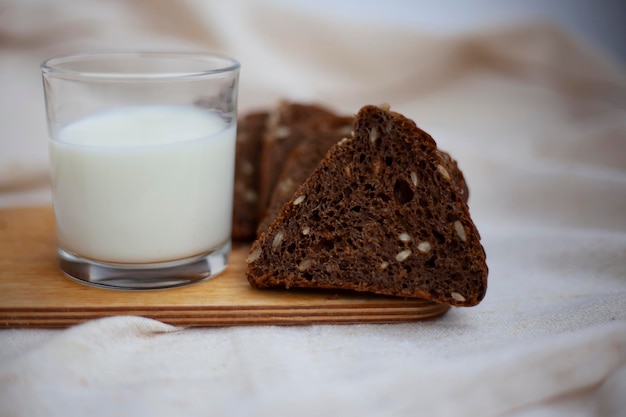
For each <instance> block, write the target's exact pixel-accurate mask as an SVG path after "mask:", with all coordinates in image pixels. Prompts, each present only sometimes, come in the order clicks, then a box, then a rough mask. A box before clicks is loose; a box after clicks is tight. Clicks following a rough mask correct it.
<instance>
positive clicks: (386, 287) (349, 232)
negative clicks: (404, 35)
mask: <svg viewBox="0 0 626 417" xmlns="http://www.w3.org/2000/svg"><path fill="white" fill-rule="evenodd" d="M237 146H238V148H237V169H236V180H235V184H236V186H235V210H234V223H233V237H234V238H235V239H238V240H245V239H254V242H253V243H252V246H251V249H250V253H249V256H248V258H247V263H248V266H247V272H246V274H247V278H248V281H249V282H250V284H251V285H252V286H253V287H255V288H325V289H343V290H355V291H364V292H370V293H377V294H385V295H391V296H399V297H416V298H423V299H428V300H432V301H435V302H438V303H445V304H450V305H455V306H473V305H476V304H478V303H479V302H480V301H481V300H482V299H483V297H484V296H485V293H486V290H487V274H488V268H487V264H486V256H485V252H484V250H483V247H482V245H481V243H480V235H479V233H478V231H477V229H476V227H475V225H474V223H473V221H472V219H471V217H470V213H469V208H468V206H467V200H468V197H469V192H468V187H467V184H466V182H465V180H464V178H463V174H462V172H461V171H460V169H459V167H458V165H457V163H456V161H455V160H454V159H453V158H452V157H451V156H450V155H449V154H447V153H445V152H443V151H441V150H439V149H437V145H436V143H435V141H434V140H433V139H432V138H431V137H430V135H428V134H427V133H426V132H424V131H423V130H421V129H420V128H418V127H417V126H416V124H415V123H414V122H413V121H412V120H410V119H408V118H406V117H404V116H402V115H401V114H398V113H395V112H393V111H390V109H389V108H388V107H387V106H380V107H377V106H364V107H363V108H362V109H361V110H360V111H359V112H358V113H357V114H356V115H355V116H350V117H346V116H341V115H337V114H335V113H334V112H332V111H330V110H328V109H325V108H322V107H321V106H317V105H310V104H301V103H289V102H283V103H281V104H280V105H279V106H278V107H277V108H276V109H273V110H272V111H269V112H262V113H258V114H254V115H248V116H246V117H243V118H242V119H241V120H240V124H239V134H238V145H237ZM253 197H254V198H253Z"/></svg>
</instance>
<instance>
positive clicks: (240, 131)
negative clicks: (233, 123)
mask: <svg viewBox="0 0 626 417" xmlns="http://www.w3.org/2000/svg"><path fill="white" fill-rule="evenodd" d="M268 115H269V113H268V112H265V111H261V112H255V113H249V114H247V115H245V116H243V117H241V118H240V119H239V121H238V122H237V146H236V148H235V189H234V194H233V227H232V238H233V240H236V241H245V240H252V239H254V237H255V236H256V228H257V224H258V221H259V213H258V204H259V193H258V188H259V175H260V174H259V171H260V159H259V155H260V154H261V146H262V139H263V135H264V133H265V125H266V123H267V118H268Z"/></svg>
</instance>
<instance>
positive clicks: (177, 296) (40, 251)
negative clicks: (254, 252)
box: [0, 207, 449, 327]
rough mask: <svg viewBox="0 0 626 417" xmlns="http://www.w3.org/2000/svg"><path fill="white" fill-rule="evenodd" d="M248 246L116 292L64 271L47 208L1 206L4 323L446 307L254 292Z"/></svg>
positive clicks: (406, 316) (221, 321) (252, 320)
mask: <svg viewBox="0 0 626 417" xmlns="http://www.w3.org/2000/svg"><path fill="white" fill-rule="evenodd" d="M247 253H248V246H246V245H235V246H234V248H233V252H232V255H231V259H230V265H229V267H228V268H227V270H226V271H225V272H224V273H222V274H221V275H219V276H218V277H216V278H213V279H211V280H208V281H204V282H201V283H198V284H194V285H191V286H188V287H183V288H177V289H168V290H158V291H119V290H107V289H100V288H94V287H90V286H87V285H83V284H79V283H77V282H75V281H73V280H71V279H69V278H67V277H65V275H64V274H63V273H62V272H61V271H60V270H59V268H58V265H57V259H56V251H55V237H54V219H53V214H52V209H51V208H49V207H37V208H20V209H10V210H0V327H65V326H70V325H73V324H77V323H81V322H84V321H86V320H90V319H95V318H100V317H107V316H113V315H138V316H143V317H149V318H153V319H157V320H160V321H162V322H165V323H169V324H173V325H178V326H234V325H299V324H315V323H337V324H339V323H391V322H404V321H416V320H423V319H428V318H432V317H436V316H439V315H442V314H444V313H445V312H446V311H448V309H449V306H447V305H441V304H436V303H433V302H430V301H425V300H416V299H399V298H393V297H383V296H376V295H367V294H358V293H351V292H337V291H304V290H289V291H285V290H255V289H253V288H252V287H250V286H249V285H248V282H247V280H246V278H245V274H244V272H245V266H246V264H245V258H246V256H247Z"/></svg>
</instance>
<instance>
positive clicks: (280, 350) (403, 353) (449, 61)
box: [0, 0, 626, 417]
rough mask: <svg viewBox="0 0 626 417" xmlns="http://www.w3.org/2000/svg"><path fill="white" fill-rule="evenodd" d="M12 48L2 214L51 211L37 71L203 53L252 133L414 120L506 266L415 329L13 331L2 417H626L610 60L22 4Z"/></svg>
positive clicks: (1, 118)
mask: <svg viewBox="0 0 626 417" xmlns="http://www.w3.org/2000/svg"><path fill="white" fill-rule="evenodd" d="M0 28H2V30H1V31H0V93H1V94H0V207H11V206H26V205H33V204H50V190H49V185H48V183H49V180H48V173H47V172H48V162H47V135H46V126H45V111H44V104H43V93H42V88H41V80H40V73H39V64H40V63H41V61H43V60H44V59H45V58H47V57H50V56H54V55H59V54H66V53H71V52H78V51H85V50H103V49H117V50H119V49H126V50H131V49H143V50H157V49H167V50H208V51H214V52H221V53H227V54H229V55H232V56H234V57H236V58H237V59H239V60H240V62H241V64H242V71H241V86H240V111H241V112H242V113H245V112H247V111H249V110H252V109H256V108H260V107H267V106H271V105H274V104H275V103H276V102H277V100H279V99H281V98H288V99H293V100H303V101H315V102H319V103H322V104H326V105H328V106H331V107H333V108H334V109H336V110H338V111H340V112H343V113H346V114H351V113H355V112H356V111H358V109H359V108H360V107H361V106H362V105H364V104H379V103H383V102H387V103H389V104H390V105H391V108H392V110H396V111H398V112H401V113H403V114H405V115H406V116H408V117H410V118H412V119H413V120H415V121H416V123H417V124H418V126H420V127H422V128H423V129H424V130H426V131H428V132H429V133H431V135H432V136H433V137H434V138H435V140H436V141H437V142H438V144H439V146H440V147H441V148H442V149H444V150H446V151H449V152H450V153H451V154H452V155H453V156H454V157H455V158H456V159H457V160H458V161H459V165H460V167H461V169H462V170H463V171H464V173H465V175H466V179H467V181H468V183H469V186H470V210H471V213H472V216H473V218H474V220H475V223H476V225H477V226H478V229H479V230H480V233H481V235H482V242H483V244H484V246H485V250H486V252H487V259H488V265H489V268H490V274H489V289H488V293H487V296H486V298H485V299H484V301H483V302H482V303H481V304H480V305H478V306H477V307H473V308H465V309H460V308H453V309H452V310H450V311H449V312H448V313H447V314H446V315H444V316H443V317H440V318H437V319H434V320H429V321H425V322H418V323H402V324H392V325H391V324H390V325H366V324H363V325H340V326H329V325H310V326H292V327H278V326H259V327H231V328H187V329H183V328H175V327H172V326H169V325H166V324H163V323H159V322H157V321H154V320H150V319H147V318H141V317H125V316H124V317H122V316H120V317H111V318H106V319H102V320H95V321H91V322H87V323H85V324H82V325H79V326H75V327H72V328H69V329H63V330H43V329H40V330H33V329H8V330H2V331H0V415H7V416H73V415H76V416H83V415H91V416H111V415H133V416H142V415H146V416H168V415H188V416H196V415H197V416H200V415H222V416H229V415H230V416H239V415H256V416H277V415H298V416H327V415H361V416H382V415H384V416H416V415H424V416H450V415H471V416H494V417H495V416H514V417H529V416H562V415H568V416H595V415H598V416H621V415H624V412H625V411H624V410H626V397H624V392H626V75H625V74H624V72H623V70H622V69H621V68H619V67H618V66H617V65H615V64H614V63H612V62H610V60H608V59H606V58H605V57H604V56H602V55H600V54H599V53H597V52H596V51H595V50H594V49H592V48H590V47H589V46H587V45H583V44H581V43H580V42H579V41H577V40H574V39H573V38H572V37H571V36H570V35H569V34H567V33H565V32H563V31H562V30H560V29H559V28H555V27H553V26H551V25H548V24H543V23H542V24H528V25H520V26H515V27H508V28H507V27H502V28H499V29H489V30H487V29H486V30H484V31H475V32H472V33H466V34H463V35H457V36H441V35H439V36H434V35H429V34H426V33H422V32H420V31H419V30H409V29H407V28H398V27H392V26H388V25H387V26H386V25H383V24H380V23H375V22H369V23H364V22H362V21H359V22H357V21H354V20H350V19H347V17H346V16H334V15H332V13H329V14H328V16H321V15H307V14H304V13H301V12H298V11H297V10H296V9H295V8H289V7H288V6H277V5H275V4H273V3H266V2H254V1H252V0H250V1H243V0H242V1H232V2H218V1H210V2H200V1H178V2H166V1H147V0H144V1H134V2H121V1H119V2H97V1H82V2H70V1H57V2H45V1H37V0H32V1H26V2H23V1H20V2H18V1H11V0H9V1H5V2H4V3H3V6H2V9H1V13H0ZM0 238H2V235H1V232H0ZM0 296H1V295H0Z"/></svg>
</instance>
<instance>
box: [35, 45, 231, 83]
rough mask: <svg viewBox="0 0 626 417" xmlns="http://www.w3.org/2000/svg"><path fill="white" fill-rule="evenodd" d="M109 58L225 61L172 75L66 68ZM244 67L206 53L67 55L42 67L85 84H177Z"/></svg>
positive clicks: (140, 52)
mask: <svg viewBox="0 0 626 417" xmlns="http://www.w3.org/2000/svg"><path fill="white" fill-rule="evenodd" d="M106 58H111V59H114V58H125V59H145V58H151V59H154V58H157V59H173V60H182V59H186V60H190V61H195V62H202V61H204V62H206V63H207V64H210V63H211V62H216V61H222V64H221V65H217V66H213V67H212V66H210V65H207V69H204V70H191V71H168V72H153V73H151V72H141V71H138V72H132V73H124V72H116V71H85V70H74V69H69V68H63V67H62V66H63V65H64V64H69V63H73V62H80V61H85V62H86V61H93V60H96V59H106ZM240 66H241V65H240V64H239V62H238V61H236V60H235V59H233V58H231V57H229V56H227V55H222V54H217V53H203V52H154V51H136V52H90V53H78V54H71V55H64V56H58V57H52V58H48V59H46V60H45V61H44V62H43V63H42V64H41V70H42V72H43V73H44V74H46V75H53V76H55V77H60V78H68V79H84V80H88V79H91V80H111V81H142V80H145V81H155V80H156V81H158V80H175V79H190V78H191V79H194V78H205V77H210V76H215V75H219V74H225V73H229V72H236V71H238V70H239V68H240Z"/></svg>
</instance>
